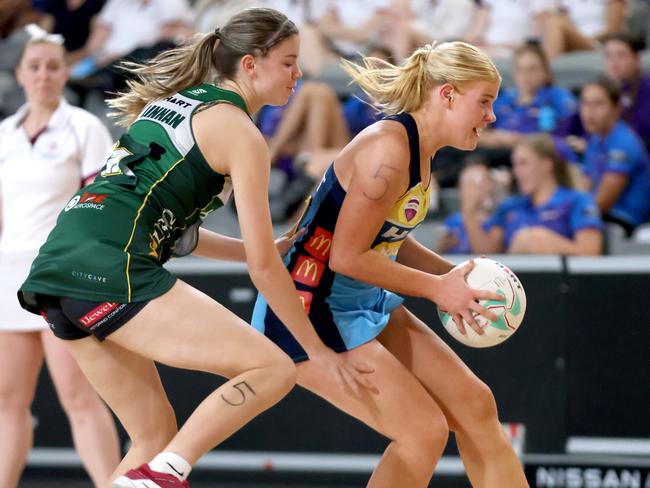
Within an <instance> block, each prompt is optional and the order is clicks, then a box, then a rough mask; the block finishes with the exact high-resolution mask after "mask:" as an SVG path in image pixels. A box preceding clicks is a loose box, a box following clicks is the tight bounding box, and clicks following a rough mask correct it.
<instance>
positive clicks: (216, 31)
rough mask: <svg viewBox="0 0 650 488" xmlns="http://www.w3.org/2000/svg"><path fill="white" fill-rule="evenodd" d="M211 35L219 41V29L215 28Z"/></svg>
mask: <svg viewBox="0 0 650 488" xmlns="http://www.w3.org/2000/svg"><path fill="white" fill-rule="evenodd" d="M213 35H214V37H216V38H217V39H221V29H219V27H217V28H216V29H215V30H214V32H213Z"/></svg>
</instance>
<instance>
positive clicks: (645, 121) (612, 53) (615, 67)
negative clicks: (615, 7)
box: [603, 33, 650, 148]
mask: <svg viewBox="0 0 650 488" xmlns="http://www.w3.org/2000/svg"><path fill="white" fill-rule="evenodd" d="M642 49H643V43H642V42H640V41H638V40H636V39H633V38H632V37H630V36H628V35H627V34H622V33H617V34H611V35H609V36H607V37H605V39H604V40H603V50H604V52H605V72H606V73H607V76H609V77H610V78H611V79H612V80H614V81H616V82H617V83H619V84H620V88H621V107H622V112H621V118H622V119H623V120H624V121H625V122H627V123H628V124H629V125H630V127H632V128H633V129H634V130H635V131H636V133H637V134H638V135H639V136H640V137H641V139H643V141H644V142H645V144H646V147H649V148H650V75H645V76H643V75H642V73H641V60H640V56H639V53H640V51H641V50H642Z"/></svg>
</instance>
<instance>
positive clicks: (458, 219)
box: [435, 163, 512, 254]
mask: <svg viewBox="0 0 650 488" xmlns="http://www.w3.org/2000/svg"><path fill="white" fill-rule="evenodd" d="M511 183H512V178H511V176H510V172H509V171H508V170H506V169H490V168H488V167H487V166H486V165H484V164H481V163H478V164H469V165H468V166H466V167H465V168H464V169H463V171H462V172H461V174H460V181H459V183H458V190H459V192H460V194H461V195H462V194H464V193H466V192H467V191H468V188H471V191H478V192H480V194H481V198H480V204H479V205H478V208H477V209H476V213H477V216H476V218H477V219H478V220H479V221H480V222H484V221H485V220H486V219H487V218H488V217H489V216H490V215H491V214H492V212H494V210H495V208H496V206H497V204H498V203H499V202H500V201H501V200H503V198H505V196H506V195H507V194H508V193H509V190H510V185H511ZM444 227H445V230H444V233H443V234H442V236H440V239H439V241H438V243H437V244H436V246H435V251H436V252H437V253H441V254H444V253H446V254H471V253H472V248H471V246H470V244H469V239H468V237H467V232H466V231H465V224H464V222H463V214H462V212H455V213H453V214H451V215H449V216H447V218H445V220H444Z"/></svg>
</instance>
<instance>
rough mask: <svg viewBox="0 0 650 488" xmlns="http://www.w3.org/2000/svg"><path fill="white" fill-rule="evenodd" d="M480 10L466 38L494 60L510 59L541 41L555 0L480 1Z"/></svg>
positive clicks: (476, 13) (477, 11)
mask: <svg viewBox="0 0 650 488" xmlns="http://www.w3.org/2000/svg"><path fill="white" fill-rule="evenodd" d="M478 4H479V8H478V9H477V10H476V12H475V14H474V17H473V18H472V20H471V22H470V23H469V29H468V30H467V32H466V33H465V35H464V39H465V40H466V41H467V42H470V43H472V44H475V45H477V46H479V47H481V49H483V50H484V51H486V52H487V53H488V54H489V55H490V56H492V57H494V58H510V57H511V56H512V54H513V53H514V51H515V50H516V49H517V48H518V47H519V46H521V45H522V44H524V43H526V42H527V41H531V40H540V39H541V35H542V32H543V27H544V25H545V19H546V17H547V16H548V15H550V14H551V13H552V12H553V10H554V2H553V0H533V1H526V2H522V1H519V0H479V1H478Z"/></svg>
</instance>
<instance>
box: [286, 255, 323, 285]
mask: <svg viewBox="0 0 650 488" xmlns="http://www.w3.org/2000/svg"><path fill="white" fill-rule="evenodd" d="M325 266H326V265H325V264H324V263H321V262H319V261H316V260H315V259H314V258H310V257H309V256H298V261H296V265H295V266H294V268H293V271H292V272H291V277H292V278H293V279H294V280H295V281H297V282H298V283H302V284H303V285H308V286H316V285H318V282H319V281H320V279H321V276H323V271H324V269H325Z"/></svg>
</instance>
